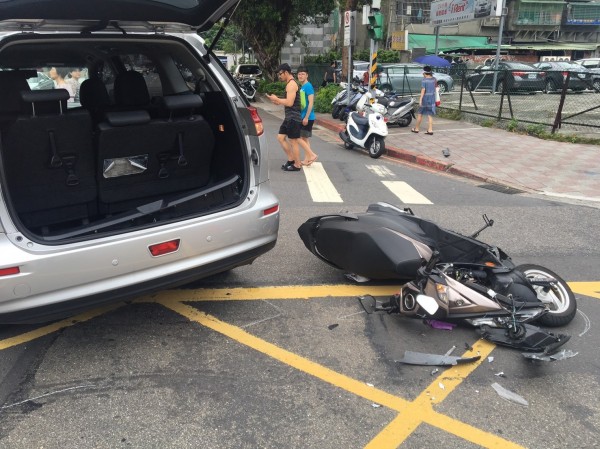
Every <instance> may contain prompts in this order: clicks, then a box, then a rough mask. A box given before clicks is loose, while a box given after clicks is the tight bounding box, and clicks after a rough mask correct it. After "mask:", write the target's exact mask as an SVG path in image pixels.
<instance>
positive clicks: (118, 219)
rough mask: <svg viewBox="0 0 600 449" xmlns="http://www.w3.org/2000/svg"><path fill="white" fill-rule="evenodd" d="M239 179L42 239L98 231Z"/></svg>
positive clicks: (200, 195)
mask: <svg viewBox="0 0 600 449" xmlns="http://www.w3.org/2000/svg"><path fill="white" fill-rule="evenodd" d="M239 179H240V177H239V176H238V175H233V176H231V177H230V178H229V179H226V180H225V181H222V182H219V183H217V184H214V185H212V186H211V187H208V188H206V189H202V190H199V191H196V192H194V193H191V194H189V195H182V196H177V197H176V198H173V199H171V200H169V201H166V200H165V199H160V200H157V201H152V202H151V203H146V204H143V205H141V206H138V207H136V208H135V209H133V210H131V211H127V212H124V213H122V214H119V215H115V216H114V217H110V218H106V219H104V220H100V221H97V222H95V223H94V224H92V225H90V226H83V227H81V228H79V229H75V230H73V231H69V232H64V233H62V234H56V235H49V236H44V240H46V241H57V240H64V239H69V238H72V237H77V236H81V235H85V234H89V233H91V232H96V231H100V230H102V229H107V228H110V227H111V226H115V225H118V224H121V223H126V222H128V221H131V220H135V219H136V218H140V217H144V216H147V215H152V214H155V213H157V212H161V211H164V210H166V209H169V208H171V207H175V206H179V205H180V204H183V203H186V202H188V201H191V200H194V199H196V198H199V197H202V196H204V195H208V194H209V193H212V192H215V191H217V190H220V189H222V188H224V187H227V186H229V185H232V184H235V183H236V182H238V181H239Z"/></svg>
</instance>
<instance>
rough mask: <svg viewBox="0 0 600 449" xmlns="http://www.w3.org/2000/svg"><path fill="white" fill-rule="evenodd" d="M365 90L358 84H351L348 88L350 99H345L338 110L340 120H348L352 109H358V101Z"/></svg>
mask: <svg viewBox="0 0 600 449" xmlns="http://www.w3.org/2000/svg"><path fill="white" fill-rule="evenodd" d="M366 92H367V90H366V89H365V88H364V87H363V86H361V85H360V84H356V83H355V84H353V85H352V89H351V90H350V101H347V102H346V104H345V106H344V108H343V109H342V111H341V112H340V117H339V118H340V120H341V121H342V122H346V121H348V116H349V114H350V113H351V112H352V111H356V110H358V102H359V101H360V99H361V98H362V96H363V95H364V94H365V93H366Z"/></svg>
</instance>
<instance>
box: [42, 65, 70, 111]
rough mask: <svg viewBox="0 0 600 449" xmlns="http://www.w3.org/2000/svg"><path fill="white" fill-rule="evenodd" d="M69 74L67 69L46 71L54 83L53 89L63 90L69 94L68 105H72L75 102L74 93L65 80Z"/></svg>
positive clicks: (53, 68) (55, 68) (60, 68)
mask: <svg viewBox="0 0 600 449" xmlns="http://www.w3.org/2000/svg"><path fill="white" fill-rule="evenodd" d="M68 74H69V69H67V68H65V67H52V68H51V69H50V70H49V71H48V76H49V77H50V78H51V79H52V81H54V88H55V89H65V90H66V91H67V92H69V99H68V100H67V102H68V103H73V101H74V100H75V91H74V90H73V86H72V85H71V84H69V83H67V81H66V80H65V78H66V77H67V75H68Z"/></svg>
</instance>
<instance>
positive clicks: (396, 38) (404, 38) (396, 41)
mask: <svg viewBox="0 0 600 449" xmlns="http://www.w3.org/2000/svg"><path fill="white" fill-rule="evenodd" d="M392 50H408V30H404V31H394V32H393V33H392Z"/></svg>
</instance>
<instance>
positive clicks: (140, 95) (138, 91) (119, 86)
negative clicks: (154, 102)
mask: <svg viewBox="0 0 600 449" xmlns="http://www.w3.org/2000/svg"><path fill="white" fill-rule="evenodd" d="M114 93H115V103H116V104H117V105H118V106H126V107H136V106H147V105H149V104H150V93H149V92H148V86H146V81H145V80H144V76H143V75H142V74H141V73H139V72H136V71H135V70H130V71H128V72H123V73H120V74H119V75H117V77H116V78H115V87H114Z"/></svg>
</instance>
